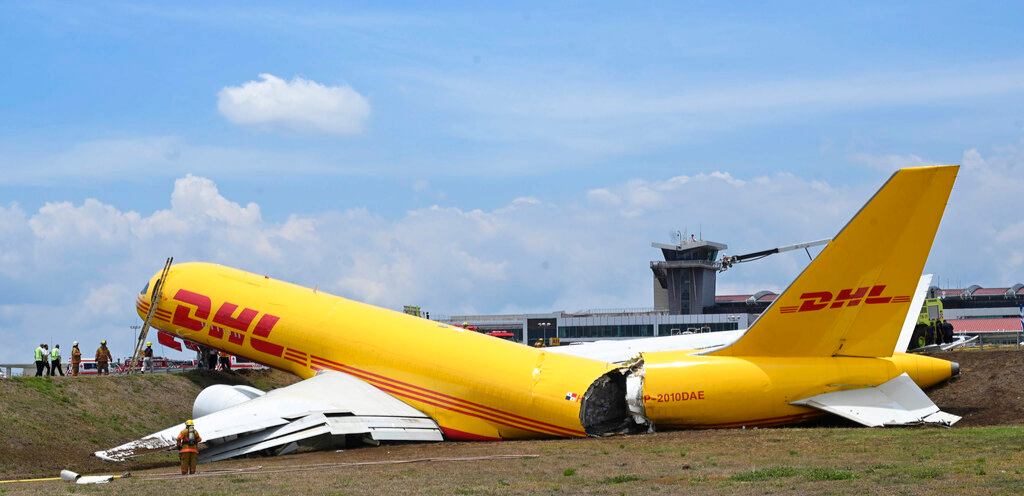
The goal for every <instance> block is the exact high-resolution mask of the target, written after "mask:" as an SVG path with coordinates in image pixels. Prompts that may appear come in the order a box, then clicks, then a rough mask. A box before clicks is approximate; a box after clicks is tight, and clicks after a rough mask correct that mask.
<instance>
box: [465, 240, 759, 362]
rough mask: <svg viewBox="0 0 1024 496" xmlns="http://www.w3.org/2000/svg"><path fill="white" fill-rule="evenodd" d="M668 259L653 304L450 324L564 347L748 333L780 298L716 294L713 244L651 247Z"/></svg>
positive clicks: (655, 269)
mask: <svg viewBox="0 0 1024 496" xmlns="http://www.w3.org/2000/svg"><path fill="white" fill-rule="evenodd" d="M651 246H652V247H654V248H658V249H660V250H661V253H662V255H663V257H664V260H656V261H652V262H651V264H650V267H651V272H652V284H653V287H654V298H653V306H651V307H647V308H616V309H591V310H581V311H577V312H565V311H556V312H549V313H536V314H520V315H453V316H450V317H449V318H448V319H445V320H446V322H451V323H453V324H456V325H459V324H462V323H467V324H470V325H472V326H474V327H476V329H477V330H478V331H480V332H508V333H511V334H512V335H513V336H514V338H513V339H514V340H515V341H517V342H521V343H526V344H533V343H536V342H537V341H538V340H543V342H544V343H551V342H552V338H558V341H559V342H560V343H561V344H568V343H573V342H578V341H597V340H602V339H627V338H638V337H654V336H670V335H674V334H683V333H698V332H715V331H729V330H736V329H745V328H747V327H749V326H750V323H751V322H753V320H754V319H755V318H757V316H758V315H760V314H761V312H762V311H764V309H765V308H768V305H769V304H770V303H771V302H772V301H773V300H774V299H775V297H776V296H777V295H776V294H775V293H771V292H767V291H762V292H760V293H757V294H755V295H744V296H716V295H715V288H716V281H717V275H718V269H719V267H720V266H719V265H718V264H717V260H718V258H719V254H720V253H721V252H722V251H723V250H725V249H727V248H728V246H726V245H725V244H722V243H715V242H713V241H704V240H695V239H691V240H690V241H685V240H684V241H682V242H680V243H679V244H662V243H652V244H651Z"/></svg>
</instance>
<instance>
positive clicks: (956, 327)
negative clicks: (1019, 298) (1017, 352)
mask: <svg viewBox="0 0 1024 496" xmlns="http://www.w3.org/2000/svg"><path fill="white" fill-rule="evenodd" d="M947 322H949V323H950V324H953V332H1003V331H1019V330H1021V327H1020V325H1021V324H1020V319H1019V318H1017V317H1000V318H994V319H949V320H948V321H947Z"/></svg>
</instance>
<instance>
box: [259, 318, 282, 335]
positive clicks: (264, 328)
mask: <svg viewBox="0 0 1024 496" xmlns="http://www.w3.org/2000/svg"><path fill="white" fill-rule="evenodd" d="M278 320H281V318H280V317H276V316H274V315H270V314H269V313H265V314H263V316H262V317H260V321H259V322H257V323H256V328H255V329H253V330H252V333H253V334H255V335H257V336H259V337H261V338H265V337H268V336H270V331H271V330H273V329H274V325H276V324H277V321H278Z"/></svg>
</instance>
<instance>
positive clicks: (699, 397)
mask: <svg viewBox="0 0 1024 496" xmlns="http://www.w3.org/2000/svg"><path fill="white" fill-rule="evenodd" d="M697 399H699V400H702V399H704V391H697Z"/></svg>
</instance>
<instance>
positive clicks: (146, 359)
mask: <svg viewBox="0 0 1024 496" xmlns="http://www.w3.org/2000/svg"><path fill="white" fill-rule="evenodd" d="M142 357H143V358H142V373H143V374H145V373H146V371H147V370H148V371H150V372H152V371H153V342H152V341H146V349H144V350H142Z"/></svg>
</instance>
